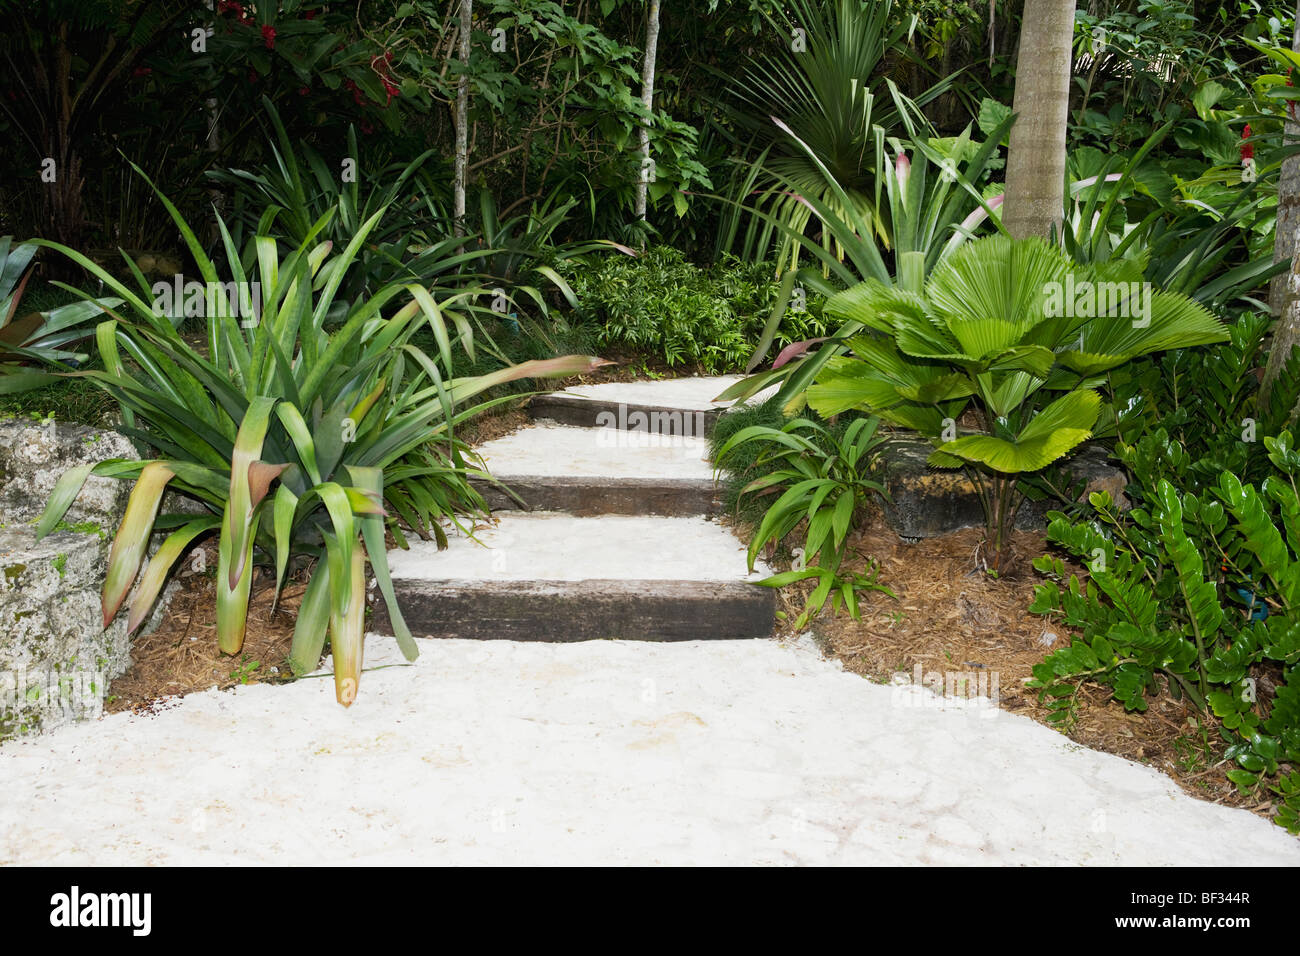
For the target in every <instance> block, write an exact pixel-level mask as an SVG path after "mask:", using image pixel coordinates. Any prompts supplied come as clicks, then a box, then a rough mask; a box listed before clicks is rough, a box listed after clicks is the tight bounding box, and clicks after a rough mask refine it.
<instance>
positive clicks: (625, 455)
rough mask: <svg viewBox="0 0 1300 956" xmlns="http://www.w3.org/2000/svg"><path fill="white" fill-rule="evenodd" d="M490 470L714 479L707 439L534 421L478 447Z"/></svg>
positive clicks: (502, 473) (509, 473)
mask: <svg viewBox="0 0 1300 956" xmlns="http://www.w3.org/2000/svg"><path fill="white" fill-rule="evenodd" d="M475 451H477V452H478V453H479V454H480V455H482V456H483V460H484V463H485V464H486V465H487V466H488V471H490V472H491V473H492V474H493V475H495V476H496V477H498V478H502V479H509V478H510V477H512V476H515V475H536V476H556V475H562V476H564V477H569V478H595V477H602V478H658V479H682V478H685V479H699V478H703V479H706V480H708V479H711V478H712V477H713V466H712V465H711V464H709V462H708V461H706V460H705V457H706V456H707V455H708V452H709V443H708V441H707V439H704V438H699V437H696V436H694V435H681V434H668V435H660V434H654V433H651V432H646V431H621V430H618V429H614V428H580V427H577V426H574V425H556V424H554V423H544V424H539V425H529V426H527V427H525V428H521V429H519V430H518V431H516V432H512V433H511V434H509V435H506V436H505V437H503V438H497V439H494V440H492V441H489V442H484V443H483V444H482V445H479V446H478V448H476V449H475Z"/></svg>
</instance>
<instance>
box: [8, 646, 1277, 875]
mask: <svg viewBox="0 0 1300 956" xmlns="http://www.w3.org/2000/svg"><path fill="white" fill-rule="evenodd" d="M420 646H421V656H420V659H419V660H418V661H417V663H416V664H415V665H413V666H409V667H391V668H386V669H380V670H375V671H370V672H367V673H366V674H365V675H364V677H363V679H362V683H361V695H360V697H359V699H358V702H357V703H356V705H355V706H353V707H352V708H351V709H350V710H344V709H343V708H341V707H339V706H338V705H337V704H336V703H335V702H334V689H333V682H332V681H331V680H329V679H328V678H324V679H310V680H304V681H300V682H298V683H296V684H293V685H289V686H286V687H271V686H266V685H261V686H252V687H243V688H239V689H237V690H235V691H233V692H226V693H222V692H218V691H209V692H206V693H203V694H194V695H191V696H189V697H187V698H185V699H183V700H181V701H179V702H178V703H177V705H176V706H175V707H174V708H172V709H169V710H165V711H163V712H162V713H160V714H158V715H156V716H154V717H137V716H134V715H130V714H118V715H114V716H112V717H106V718H104V719H103V720H101V721H98V722H94V723H89V724H82V725H78V726H73V727H69V728H67V729H64V730H61V731H57V732H55V733H53V734H52V735H50V736H48V737H43V738H35V739H33V740H31V741H27V742H18V743H10V744H6V745H4V746H3V747H0V794H2V796H0V801H2V802H0V863H8V864H14V863H26V864H36V863H40V864H74V865H83V864H228V863H234V864H237V863H245V864H251V863H268V864H270V863H275V864H308V865H310V864H330V863H345V862H356V863H366V864H379V863H407V864H410V863H426V864H428V863H432V864H622V863H626V864H718V863H721V864H927V863H928V864H954V863H955V864H1131V865H1163V864H1192V865H1197V864H1205V865H1211V864H1212V865H1224V864H1254V865H1267V864H1282V865H1285V864H1290V865H1297V864H1300V841H1297V840H1296V839H1295V838H1294V837H1290V836H1288V835H1287V834H1286V833H1285V832H1284V831H1282V830H1281V829H1280V828H1278V827H1275V826H1273V825H1272V824H1270V823H1269V822H1267V821H1265V820H1263V819H1260V818H1259V817H1255V816H1252V815H1251V814H1249V813H1247V812H1245V811H1242V810H1230V809H1226V808H1223V807H1217V806H1214V805H1212V804H1208V803H1203V802H1200V801H1197V800H1194V799H1192V798H1190V797H1188V796H1185V795H1183V794H1182V793H1180V792H1179V791H1178V790H1177V788H1176V787H1175V786H1174V784H1173V783H1172V782H1171V781H1170V780H1169V779H1167V778H1165V777H1163V776H1161V775H1160V774H1158V773H1156V772H1155V771H1153V770H1150V769H1147V768H1144V767H1141V766H1139V765H1137V764H1133V763H1130V762H1128V761H1125V760H1122V759H1120V758H1118V757H1113V756H1109V755H1105V754H1100V753H1096V752H1093V751H1089V750H1085V749H1083V748H1080V747H1077V746H1073V745H1071V744H1070V743H1069V742H1068V741H1067V740H1066V739H1065V738H1063V737H1062V736H1061V735H1060V734H1058V733H1056V732H1055V731H1052V730H1050V729H1048V728H1046V727H1043V726H1040V725H1038V724H1035V723H1033V722H1032V721H1030V720H1029V719H1028V718H1024V717H1017V716H1012V715H1009V714H1005V713H997V714H996V715H994V716H983V715H985V714H990V713H992V712H991V711H988V710H987V709H985V708H981V707H977V706H971V705H964V706H963V705H959V704H947V705H944V706H945V709H939V708H937V707H936V706H934V704H935V702H936V701H937V700H938V699H937V698H934V697H932V696H929V691H926V690H921V689H916V688H911V687H908V688H903V689H895V688H891V687H885V686H880V685H875V684H872V683H870V682H868V681H866V680H864V679H863V678H861V677H858V676H855V675H852V674H848V673H845V672H843V671H842V670H840V669H839V667H838V666H837V665H835V664H833V663H831V662H827V661H823V660H822V659H821V658H820V655H819V654H817V652H816V651H815V650H814V649H812V648H811V647H810V646H809V645H808V644H806V643H803V644H796V645H782V644H780V643H777V642H776V641H769V640H762V641H726V642H723V641H719V642H707V641H701V642H692V643H688V644H672V645H668V644H653V643H628V642H604V641H600V642H589V643H581V644H522V643H506V642H476V641H460V640H446V641H421V642H420ZM395 661H400V656H399V655H398V654H397V652H396V650H395V648H394V647H393V642H392V641H391V640H386V639H383V638H375V639H372V641H371V647H370V654H369V659H368V661H367V665H368V666H375V665H378V664H384V663H392V662H395ZM1225 848H1227V849H1225ZM1225 854H1227V855H1225Z"/></svg>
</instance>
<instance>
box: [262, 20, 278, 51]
mask: <svg viewBox="0 0 1300 956" xmlns="http://www.w3.org/2000/svg"><path fill="white" fill-rule="evenodd" d="M262 39H263V40H265V41H266V48H267V49H268V50H274V49H275V27H273V26H269V25H267V26H263V27H262Z"/></svg>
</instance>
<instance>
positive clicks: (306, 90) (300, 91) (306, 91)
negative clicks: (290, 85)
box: [298, 86, 311, 96]
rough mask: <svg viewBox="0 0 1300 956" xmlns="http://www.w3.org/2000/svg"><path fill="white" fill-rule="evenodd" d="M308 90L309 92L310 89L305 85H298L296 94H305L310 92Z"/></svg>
mask: <svg viewBox="0 0 1300 956" xmlns="http://www.w3.org/2000/svg"><path fill="white" fill-rule="evenodd" d="M310 92H311V90H309V89H307V87H305V86H300V87H298V95H299V96H306V95H307V94H308V93H310Z"/></svg>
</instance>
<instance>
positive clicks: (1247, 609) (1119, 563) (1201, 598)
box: [1030, 431, 1300, 832]
mask: <svg viewBox="0 0 1300 956" xmlns="http://www.w3.org/2000/svg"><path fill="white" fill-rule="evenodd" d="M1262 446H1263V448H1264V449H1266V458H1267V462H1268V463H1270V464H1271V466H1272V467H1271V469H1270V471H1271V473H1270V474H1269V475H1268V476H1267V477H1265V478H1264V479H1263V480H1262V481H1260V482H1259V483H1258V484H1254V483H1250V482H1243V481H1242V480H1241V478H1240V477H1238V476H1237V475H1235V474H1233V473H1232V472H1231V471H1223V472H1221V473H1220V474H1219V475H1218V477H1217V481H1215V482H1214V483H1213V484H1209V485H1206V486H1204V487H1202V489H1201V490H1200V491H1199V492H1198V491H1192V490H1188V488H1187V487H1186V483H1185V479H1186V478H1187V477H1188V470H1187V469H1188V466H1189V464H1190V457H1189V456H1188V454H1187V451H1186V449H1184V448H1183V447H1182V446H1181V445H1180V444H1179V443H1178V442H1176V441H1173V440H1171V439H1169V437H1168V436H1167V435H1165V434H1164V433H1163V432H1156V433H1154V434H1152V435H1148V436H1146V437H1145V438H1143V439H1142V440H1141V441H1140V442H1139V443H1138V445H1136V446H1130V445H1122V444H1121V446H1120V455H1121V458H1122V460H1123V461H1124V462H1125V464H1126V466H1127V467H1128V468H1129V470H1130V471H1131V473H1132V474H1133V475H1134V476H1135V483H1136V484H1137V485H1138V486H1139V487H1140V490H1141V492H1142V494H1141V500H1142V502H1143V504H1142V505H1141V506H1139V507H1134V508H1133V509H1132V510H1130V511H1127V512H1125V511H1121V510H1120V509H1119V508H1118V507H1117V506H1116V505H1115V503H1114V502H1113V501H1112V500H1111V499H1110V496H1109V495H1108V494H1106V493H1104V492H1101V493H1096V494H1094V495H1092V496H1091V503H1092V506H1093V509H1094V515H1093V517H1092V518H1091V519H1090V520H1086V521H1079V522H1071V521H1069V520H1067V519H1066V518H1065V516H1063V515H1061V514H1059V513H1056V514H1053V515H1052V516H1051V519H1052V520H1051V523H1050V525H1049V527H1048V533H1047V536H1048V541H1049V542H1050V543H1052V544H1053V545H1056V546H1057V547H1058V548H1060V549H1062V550H1064V551H1065V552H1067V553H1068V554H1070V555H1072V556H1073V557H1075V558H1078V559H1080V560H1081V561H1082V562H1083V563H1084V565H1085V566H1086V568H1087V575H1086V579H1085V580H1083V581H1081V580H1080V577H1079V576H1078V575H1076V574H1073V573H1071V574H1068V576H1067V572H1066V568H1065V564H1064V562H1063V561H1062V560H1061V558H1059V557H1056V556H1053V555H1044V556H1043V557H1041V558H1039V559H1037V560H1035V562H1034V566H1035V568H1037V569H1038V571H1040V572H1041V573H1042V574H1043V575H1044V576H1045V577H1046V578H1047V579H1048V580H1047V581H1046V583H1044V584H1042V585H1039V586H1038V587H1037V588H1036V589H1035V590H1036V594H1035V600H1034V603H1033V604H1032V605H1031V607H1030V610H1031V611H1034V612H1036V613H1039V614H1043V615H1046V616H1048V617H1050V618H1051V619H1052V620H1055V621H1059V622H1060V623H1062V624H1064V625H1065V626H1067V627H1069V628H1072V629H1075V630H1076V631H1077V633H1076V634H1075V635H1074V637H1073V639H1072V641H1071V643H1070V644H1069V645H1068V646H1065V647H1062V648H1061V649H1060V650H1057V651H1055V652H1053V653H1052V654H1050V655H1049V656H1048V657H1047V658H1046V660H1044V661H1043V662H1042V663H1041V664H1038V665H1036V666H1035V667H1034V678H1033V680H1032V681H1031V683H1030V686H1031V687H1035V688H1038V689H1039V691H1040V696H1041V698H1042V699H1043V700H1044V701H1045V702H1047V704H1048V707H1049V715H1048V719H1049V720H1052V721H1054V722H1058V723H1062V724H1068V723H1069V722H1070V721H1071V720H1072V719H1073V714H1074V710H1075V701H1076V698H1077V695H1078V693H1079V689H1080V688H1081V687H1082V686H1083V685H1084V684H1086V683H1095V684H1101V685H1102V686H1105V687H1107V688H1108V689H1110V691H1111V692H1112V694H1113V695H1114V698H1115V699H1116V700H1118V701H1120V702H1121V703H1123V705H1124V707H1125V709H1127V710H1138V711H1141V710H1146V708H1147V698H1148V696H1149V695H1151V694H1153V693H1155V692H1157V691H1158V690H1159V689H1160V688H1161V685H1162V684H1163V685H1164V686H1165V687H1167V688H1168V690H1169V692H1170V693H1171V694H1173V696H1174V697H1176V698H1181V697H1183V696H1186V697H1187V698H1188V700H1189V701H1190V702H1191V703H1192V704H1193V705H1194V706H1195V707H1197V708H1199V709H1200V710H1202V711H1210V712H1213V714H1214V716H1215V717H1217V718H1219V720H1220V721H1221V731H1220V732H1221V733H1222V735H1223V737H1224V739H1225V740H1226V741H1227V742H1228V743H1229V745H1230V746H1229V747H1228V749H1227V757H1228V759H1229V760H1230V761H1232V762H1233V764H1235V766H1234V767H1233V769H1231V770H1228V771H1227V775H1228V777H1229V779H1231V780H1232V782H1233V783H1235V784H1236V785H1237V786H1238V788H1239V789H1240V790H1241V791H1242V792H1243V793H1246V792H1251V793H1255V794H1257V795H1258V794H1260V793H1261V792H1262V791H1263V790H1265V789H1267V790H1270V791H1272V793H1273V794H1275V795H1276V797H1277V799H1278V808H1277V813H1276V821H1277V822H1278V823H1279V824H1280V825H1282V826H1285V827H1286V828H1287V829H1289V830H1291V831H1292V832H1300V770H1297V769H1296V767H1297V766H1300V673H1297V664H1298V663H1300V617H1297V611H1298V610H1300V499H1297V495H1296V477H1297V474H1300V454H1297V453H1296V451H1295V449H1294V447H1293V440H1292V437H1291V434H1290V433H1289V432H1287V431H1283V432H1282V433H1281V434H1279V435H1278V436H1277V437H1276V438H1270V437H1265V438H1264V439H1263V441H1262ZM1258 447H1259V446H1256V448H1258ZM1255 454H1256V455H1258V456H1259V457H1261V458H1263V457H1265V455H1261V454H1259V452H1258V451H1255ZM1166 474H1167V475H1169V476H1170V477H1166V476H1165V475H1166ZM1171 478H1172V480H1171ZM1207 716H1208V715H1207Z"/></svg>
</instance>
